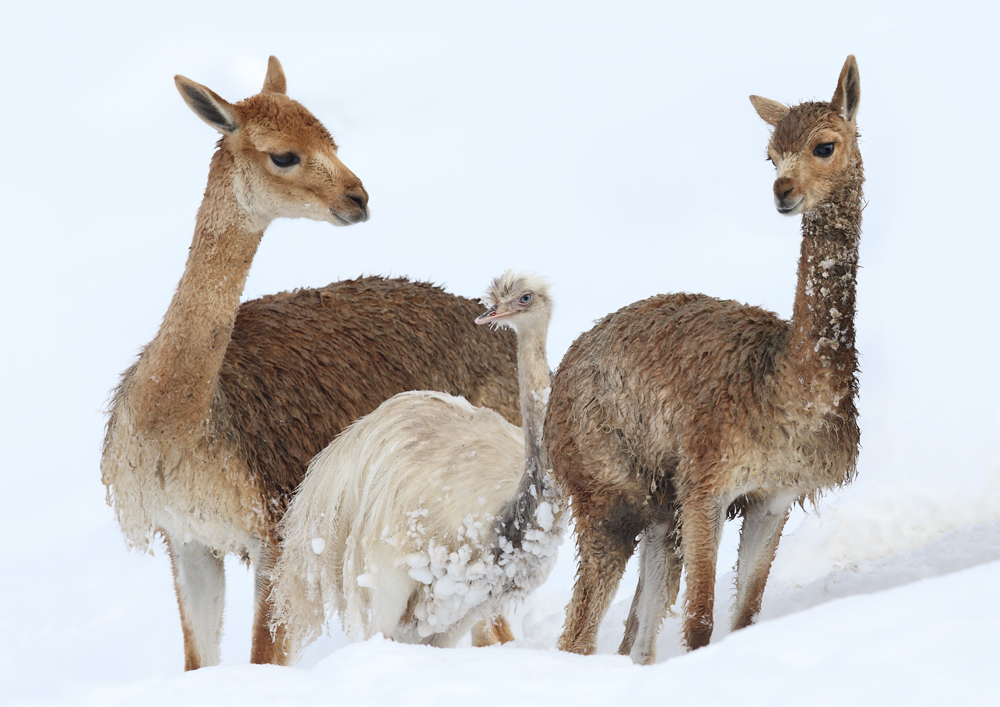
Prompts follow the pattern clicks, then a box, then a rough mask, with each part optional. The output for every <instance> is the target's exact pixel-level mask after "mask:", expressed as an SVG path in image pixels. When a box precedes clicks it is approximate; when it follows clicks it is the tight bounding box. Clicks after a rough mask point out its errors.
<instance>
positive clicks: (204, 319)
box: [134, 148, 266, 431]
mask: <svg viewBox="0 0 1000 707" xmlns="http://www.w3.org/2000/svg"><path fill="white" fill-rule="evenodd" d="M233 178H234V169H233V159H232V155H231V154H230V153H229V152H228V151H227V150H226V149H225V148H220V149H219V150H218V151H217V152H216V153H215V155H214V156H213V158H212V166H211V169H210V170H209V178H208V187H207V189H206V191H205V198H204V200H203V201H202V204H201V207H200V208H199V209H198V220H197V225H196V227H195V233H194V240H193V241H192V243H191V249H190V251H189V253H188V259H187V264H186V265H185V267H184V274H183V275H182V276H181V280H180V283H179V284H178V286H177V291H176V292H175V293H174V297H173V300H171V302H170V306H169V307H168V309H167V313H166V314H165V315H164V317H163V323H162V324H161V325H160V330H159V332H158V333H157V335H156V338H155V339H153V341H152V342H150V344H149V346H147V347H146V350H145V351H144V353H143V356H142V359H141V360H140V362H139V366H138V368H137V370H136V375H135V377H134V384H135V385H136V386H137V387H138V389H137V390H135V393H136V394H137V395H139V396H141V400H140V402H139V404H140V409H141V410H142V412H143V413H144V414H143V415H142V417H143V418H145V422H146V423H147V424H149V425H150V426H151V427H175V428H178V429H177V431H182V430H192V429H195V428H197V427H198V426H199V425H200V424H202V423H203V422H204V421H206V420H207V419H208V418H209V414H210V410H211V404H212V398H213V396H214V393H215V388H216V384H217V382H218V377H219V371H220V370H221V368H222V360H223V357H224V356H225V352H226V347H227V346H228V344H229V340H230V337H231V335H232V331H233V325H234V322H235V320H236V311H237V309H238V307H239V302H240V295H241V294H242V293H243V287H244V285H245V284H246V279H247V275H248V274H249V272H250V264H251V263H252V262H253V257H254V255H255V254H256V252H257V247H258V245H259V244H260V239H261V236H262V235H263V233H264V228H265V227H266V226H263V227H262V226H260V225H259V224H251V223H249V222H248V219H246V218H244V217H243V216H242V215H241V213H242V212H241V210H240V208H239V205H238V203H237V200H236V194H235V190H234V185H233Z"/></svg>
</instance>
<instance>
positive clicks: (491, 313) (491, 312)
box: [476, 305, 498, 324]
mask: <svg viewBox="0 0 1000 707" xmlns="http://www.w3.org/2000/svg"><path fill="white" fill-rule="evenodd" d="M497 318H498V317H497V306H496V305H493V306H492V307H490V308H489V309H487V310H486V311H485V312H483V313H482V314H480V315H479V316H478V317H476V324H489V323H490V322H494V321H496V320H497Z"/></svg>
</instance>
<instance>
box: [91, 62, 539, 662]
mask: <svg viewBox="0 0 1000 707" xmlns="http://www.w3.org/2000/svg"><path fill="white" fill-rule="evenodd" d="M175 81H176V84H177V88H178V90H179V91H180V92H181V95H182V97H183V98H184V100H185V102H186V103H187V104H188V106H189V107H190V108H191V109H192V110H193V111H194V112H195V114H196V115H198V117H200V118H201V119H202V120H204V121H205V122H206V123H208V124H209V125H210V126H212V127H213V128H215V129H216V130H217V131H219V132H220V133H221V134H222V138H221V139H220V140H219V144H218V150H217V151H216V153H215V154H214V156H213V157H212V162H211V167H210V169H209V177H208V186H207V188H206V190H205V198H204V201H203V202H202V205H201V208H200V209H199V210H198V220H197V224H196V227H195V234H194V240H193V242H192V245H191V249H190V251H189V255H188V260H187V264H186V266H185V269H184V274H183V275H182V277H181V280H180V283H179V285H178V287H177V292H176V293H175V294H174V297H173V300H172V301H171V303H170V306H169V308H168V309H167V313H166V314H165V315H164V317H163V323H162V325H161V327H160V330H159V332H158V333H157V335H156V337H155V338H154V339H153V340H152V341H151V342H150V343H149V344H148V345H147V346H146V347H145V348H144V349H143V351H142V353H141V354H140V356H139V359H138V360H137V361H136V363H135V364H133V365H132V366H131V367H130V368H129V369H128V370H127V371H125V373H124V375H123V376H122V379H121V382H120V384H119V386H118V388H117V389H116V391H115V392H114V396H113V399H112V401H111V405H110V410H109V413H110V414H109V419H108V427H107V434H106V437H105V441H104V451H103V456H102V459H101V472H102V478H103V481H104V483H105V485H106V486H107V489H108V501H109V503H110V504H111V505H112V506H113V508H114V510H115V514H116V516H117V519H118V522H119V525H120V526H121V529H122V532H123V533H124V535H125V538H126V540H127V542H128V543H129V544H130V545H132V546H135V547H138V548H140V549H146V548H148V547H149V545H150V543H151V542H152V541H153V539H154V537H155V536H156V535H162V536H163V538H164V540H165V541H166V545H167V548H168V551H169V554H170V560H171V565H172V568H173V578H174V585H175V588H176V593H177V602H178V607H179V609H180V614H181V626H182V629H183V633H184V655H185V668H186V669H193V668H198V667H201V666H205V665H213V664H215V663H218V661H219V642H220V639H221V634H222V616H223V602H224V597H225V574H224V566H223V558H224V556H225V555H226V554H227V553H236V554H237V555H240V556H241V557H243V558H244V559H245V560H247V561H249V562H251V563H253V565H254V570H255V589H256V591H255V609H254V622H253V634H252V645H251V661H252V662H258V663H260V662H274V663H283V662H285V661H286V660H287V653H286V651H285V638H284V630H283V629H282V627H278V629H277V630H276V633H275V635H274V636H272V635H271V633H270V631H269V629H268V621H269V619H270V613H271V604H270V600H269V596H270V585H271V577H270V573H271V567H272V565H273V563H274V561H275V553H276V548H277V538H276V537H275V526H276V525H277V522H278V520H280V518H281V516H282V513H283V512H284V510H285V507H286V506H287V504H288V502H289V498H290V495H291V493H292V492H293V491H294V489H295V487H296V485H297V484H298V483H299V481H300V480H301V478H302V476H303V474H304V473H305V469H306V465H307V463H308V462H309V460H310V459H311V458H312V456H313V455H315V454H316V453H317V452H319V451H320V450H322V449H323V447H325V446H326V445H327V443H329V441H330V440H331V439H332V438H333V437H334V436H336V435H337V433H338V432H340V430H341V429H342V428H343V427H345V426H346V425H348V424H349V423H351V422H352V421H354V420H355V419H356V418H358V417H361V416H362V415H365V414H367V413H369V412H371V411H372V410H374V409H375V408H376V407H377V406H378V405H379V404H380V403H381V402H382V401H384V400H385V399H387V398H389V397H391V396H393V395H395V394H396V393H400V392H402V391H405V390H410V389H414V388H417V389H432V390H441V391H445V392H448V393H452V394H454V395H462V396H465V397H466V398H468V399H469V401H470V402H472V403H473V404H475V405H481V406H485V407H490V408H493V409H495V410H496V411H498V412H500V413H501V414H502V415H504V416H505V417H507V419H508V420H510V421H511V422H512V423H514V424H518V423H519V422H520V414H519V408H518V389H517V374H516V371H515V347H516V342H515V339H514V337H513V335H511V334H508V333H500V334H496V333H494V334H490V333H487V332H483V331H482V330H480V329H479V328H477V327H476V326H475V324H474V323H473V320H474V319H475V317H476V315H477V314H478V313H479V307H478V305H477V304H476V303H475V302H473V301H472V300H468V299H464V298H461V297H456V296H454V295H450V294H447V293H445V292H444V291H442V290H441V289H439V288H437V287H434V286H432V285H429V284H424V283H415V282H409V281H407V280H404V279H391V280H387V279H382V278H378V277H366V278H361V279H358V280H352V281H347V282H338V283H334V284H332V285H329V286H327V287H324V288H321V289H309V290H298V291H296V292H291V293H283V294H278V295H273V296H270V297H264V298H262V299H259V300H253V301H250V302H246V303H244V304H242V305H240V303H239V300H240V295H241V294H242V292H243V286H244V284H245V282H246V278H247V274H248V273H249V271H250V265H251V262H252V261H253V257H254V255H255V253H256V251H257V247H258V245H259V244H260V239H261V237H262V236H263V233H264V230H265V229H266V228H267V226H268V225H269V224H270V223H271V221H273V220H274V219H275V218H279V217H286V218H311V219H314V220H320V221H326V222H328V223H331V224H333V225H336V226H346V225H350V224H354V223H360V222H362V221H365V220H367V219H368V215H369V211H368V193H367V192H366V191H365V189H364V187H363V186H362V184H361V180H359V179H358V178H357V177H356V176H355V175H354V174H353V173H352V172H351V171H350V170H349V169H347V167H345V166H344V164H343V163H342V162H341V161H340V159H339V157H338V156H337V146H336V144H335V143H334V142H333V139H332V138H331V137H330V135H329V133H327V131H326V130H325V129H324V128H323V126H322V124H321V123H320V122H319V121H318V120H317V119H316V118H315V117H314V116H313V115H312V114H311V113H309V111H307V110H306V109H305V108H303V107H302V106H301V105H300V104H298V103H296V102H295V101H293V100H292V99H290V98H288V97H287V96H286V95H284V92H285V86H286V81H285V75H284V72H283V71H282V69H281V65H280V64H279V63H278V60H277V59H275V58H274V57H271V60H270V62H269V65H268V72H267V77H266V78H265V81H264V90H263V91H262V92H261V93H260V94H258V95H256V96H253V97H251V98H248V99H247V100H245V101H242V102H240V103H234V104H230V103H228V102H226V101H225V100H223V99H222V98H221V97H219V96H218V94H216V93H214V92H213V91H211V90H210V89H208V88H206V87H205V86H202V85H200V84H197V83H195V82H193V81H191V80H190V79H186V78H184V77H182V76H178V77H176V79H175Z"/></svg>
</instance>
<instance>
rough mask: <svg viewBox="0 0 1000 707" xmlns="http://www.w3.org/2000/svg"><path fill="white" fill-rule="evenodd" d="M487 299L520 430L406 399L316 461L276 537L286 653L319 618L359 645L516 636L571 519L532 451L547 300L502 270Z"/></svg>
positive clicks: (544, 383)
mask: <svg viewBox="0 0 1000 707" xmlns="http://www.w3.org/2000/svg"><path fill="white" fill-rule="evenodd" d="M486 303H487V304H489V305H491V307H490V309H489V311H488V312H486V313H485V314H483V315H481V316H480V317H479V318H478V319H477V320H476V321H477V322H478V323H480V324H491V323H494V322H495V323H497V324H498V325H500V326H504V325H507V326H510V327H513V328H514V329H515V330H516V331H517V339H518V347H517V369H518V380H519V385H520V402H521V419H522V420H523V421H524V426H523V431H522V430H521V429H518V428H517V427H515V426H514V425H511V424H510V423H509V422H507V421H505V420H504V419H503V418H501V417H500V416H499V415H497V414H496V413H495V412H493V411H492V410H487V409H483V408H477V407H474V406H472V405H470V404H469V403H468V401H466V400H463V399H462V398H457V397H454V396H451V395H444V394H442V393H439V392H435V391H409V392H406V393H400V394H399V395H396V396H394V397H393V398H391V399H389V400H387V401H386V402H384V403H383V404H382V405H380V406H379V407H378V409H376V410H375V411H374V412H373V413H371V414H370V415H367V416H365V417H364V418H362V419H360V420H358V421H357V422H355V423H354V424H352V425H351V426H350V427H349V428H347V429H346V430H344V432H343V433H342V434H341V435H340V436H339V437H337V439H335V440H333V441H332V442H331V443H330V445H329V446H328V447H327V448H326V449H324V450H323V451H322V452H321V453H320V454H318V455H317V456H316V458H315V459H314V460H313V461H312V462H311V463H310V464H309V471H308V473H307V474H306V478H305V479H304V480H303V482H302V484H301V486H300V487H299V489H298V491H297V492H296V494H295V498H294V499H293V500H292V503H291V505H290V506H289V508H288V512H287V513H286V514H285V517H284V519H283V520H282V521H281V525H280V527H279V532H280V534H281V536H282V546H281V558H280V560H279V561H278V564H277V566H276V569H275V583H274V603H275V611H276V614H275V616H276V618H278V619H279V620H281V621H282V622H284V624H285V625H286V626H287V630H288V637H289V643H290V648H291V650H292V651H293V653H298V651H299V649H300V648H301V647H303V646H304V645H306V644H307V643H308V642H309V641H311V640H313V639H314V638H316V637H317V636H318V635H319V634H320V633H321V631H322V629H323V626H324V624H325V622H326V618H327V612H326V607H332V608H333V609H334V610H335V611H336V612H337V613H338V614H339V615H340V624H341V626H342V627H343V629H344V630H345V631H346V632H347V633H348V634H349V635H351V636H352V637H361V638H370V637H371V636H373V635H375V634H377V633H382V634H383V635H385V636H388V637H391V638H392V639H394V640H397V641H403V642H414V643H425V644H430V645H435V646H453V645H454V644H455V643H456V642H457V641H458V640H459V639H460V638H461V637H462V636H464V635H465V634H466V633H468V631H469V629H470V628H471V627H472V626H473V624H474V623H475V622H476V621H480V622H481V623H480V624H479V626H477V627H475V628H474V629H473V642H474V643H475V644H476V645H484V644H489V643H492V642H495V641H503V640H509V638H510V637H511V634H510V629H509V627H508V626H507V623H506V621H504V620H503V617H502V613H503V612H504V611H505V610H506V609H507V607H508V606H509V605H510V604H512V603H513V602H514V601H517V600H520V599H523V598H524V597H525V596H526V595H527V594H529V593H530V592H532V591H533V590H534V589H535V588H536V587H537V586H539V585H540V584H541V583H542V582H544V581H545V578H546V577H547V576H548V573H549V571H550V570H551V568H552V566H553V564H554V563H555V559H556V553H557V549H558V546H559V545H560V544H561V542H562V534H563V532H564V530H565V521H566V517H565V515H564V513H563V509H564V508H565V503H564V502H563V499H562V496H561V494H559V493H558V490H557V489H556V488H555V487H554V485H553V483H552V477H551V475H550V474H546V473H545V469H546V465H545V462H544V459H543V458H542V453H541V436H542V423H543V420H544V417H545V400H546V391H547V390H548V387H549V366H548V359H547V357H546V347H545V342H546V336H547V334H548V327H549V318H550V314H551V305H552V300H551V298H550V297H549V294H548V286H547V284H546V283H545V281H544V280H542V279H540V278H537V277H535V276H533V275H531V274H530V273H522V274H520V275H515V274H514V273H513V272H508V273H506V274H505V275H504V276H502V277H499V278H496V279H495V280H494V281H493V284H492V285H491V287H490V292H489V294H488V295H487V298H486ZM490 619H492V621H491V622H490V623H486V622H485V621H486V620H490Z"/></svg>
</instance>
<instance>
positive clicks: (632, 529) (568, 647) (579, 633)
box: [558, 494, 642, 655]
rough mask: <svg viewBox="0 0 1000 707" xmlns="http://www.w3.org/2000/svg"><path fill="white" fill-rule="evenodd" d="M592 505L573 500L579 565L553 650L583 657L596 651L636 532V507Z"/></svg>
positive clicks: (622, 502) (638, 527)
mask: <svg viewBox="0 0 1000 707" xmlns="http://www.w3.org/2000/svg"><path fill="white" fill-rule="evenodd" d="M602 501H603V502H600V501H599V502H597V503H595V498H594V497H593V496H591V497H589V498H586V497H583V495H582V494H577V495H576V496H574V498H573V506H572V508H573V514H574V516H575V518H576V537H577V553H578V555H579V560H580V565H579V568H578V569H577V573H576V584H575V585H574V587H573V598H572V599H571V600H570V604H569V606H568V607H567V609H566V624H565V627H564V628H563V633H562V636H561V637H560V638H559V644H558V646H559V649H560V650H564V651H569V652H571V653H581V654H584V655H589V654H591V653H593V652H594V651H595V650H597V629H598V628H599V627H600V624H601V620H602V619H603V618H604V615H605V614H606V613H607V610H608V606H609V605H610V604H611V600H612V598H614V593H615V589H616V588H617V587H618V582H620V581H621V578H622V573H623V572H624V571H625V564H626V563H627V562H628V558H629V557H631V556H632V553H633V552H634V551H635V545H636V536H637V535H638V534H639V532H641V531H642V523H641V516H640V513H639V512H638V510H637V509H636V507H634V506H632V505H631V504H629V503H628V502H627V501H626V500H625V499H623V498H621V497H617V498H614V499H613V500H610V502H609V501H607V500H603V499H602Z"/></svg>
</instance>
